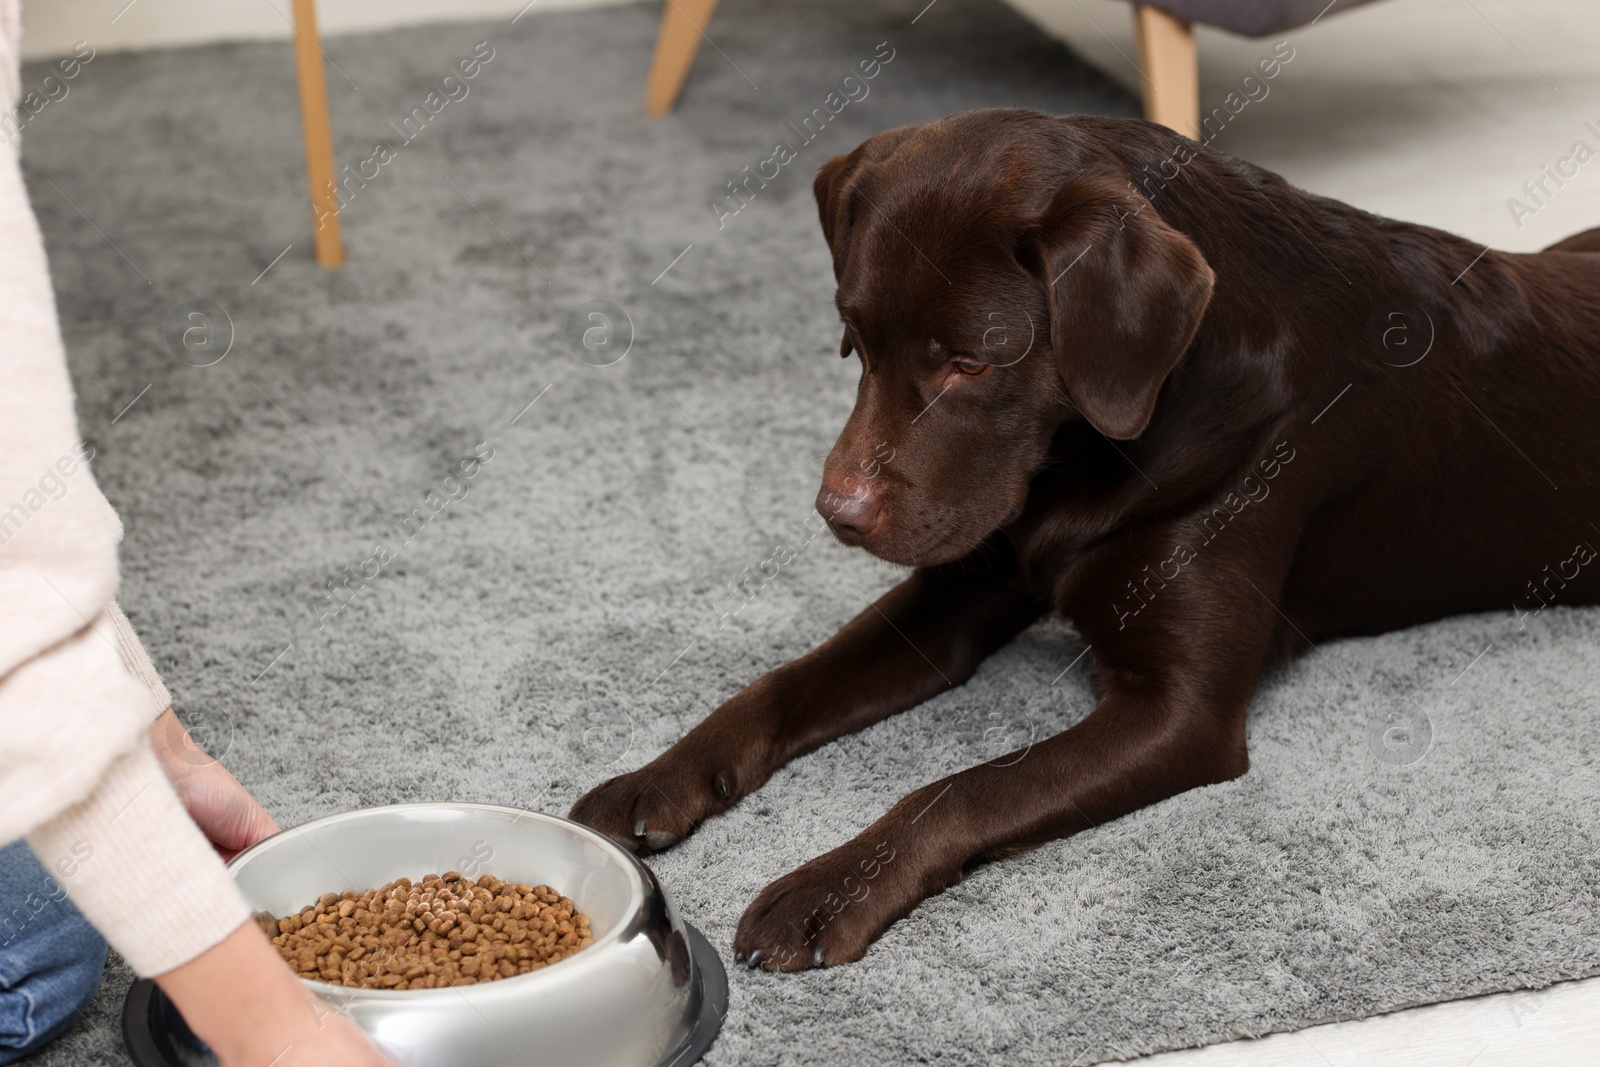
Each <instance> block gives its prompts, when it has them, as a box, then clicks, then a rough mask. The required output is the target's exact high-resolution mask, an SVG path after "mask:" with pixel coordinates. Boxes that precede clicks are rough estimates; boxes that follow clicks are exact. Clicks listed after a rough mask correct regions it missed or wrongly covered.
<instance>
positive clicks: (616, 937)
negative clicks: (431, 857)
mask: <svg viewBox="0 0 1600 1067" xmlns="http://www.w3.org/2000/svg"><path fill="white" fill-rule="evenodd" d="M422 809H426V810H432V811H438V810H440V809H446V810H451V811H464V812H496V813H499V814H503V815H509V816H512V819H511V821H512V822H513V823H515V822H519V821H521V820H522V819H525V818H526V819H531V820H534V821H539V822H545V823H550V824H553V825H555V826H557V827H559V828H560V829H562V830H563V831H565V832H567V833H571V834H574V835H575V836H578V837H582V838H585V839H587V840H588V841H590V842H591V843H593V844H596V845H599V846H600V847H601V848H602V849H603V850H604V851H606V852H608V853H610V854H611V856H612V857H613V858H614V859H615V860H617V861H618V865H619V866H620V867H621V868H622V869H623V870H624V871H626V872H628V875H629V879H628V883H629V894H628V903H627V906H626V907H625V908H624V909H623V916H622V918H621V919H620V920H618V922H617V924H616V925H615V926H613V927H612V928H611V929H610V930H608V931H607V932H606V933H605V935H604V936H603V937H601V938H599V939H598V940H596V941H594V942H593V943H591V944H590V945H589V947H588V948H586V949H583V950H581V951H579V952H576V953H574V954H573V955H571V956H568V957H566V958H565V959H560V960H557V961H556V962H555V963H551V964H546V965H545V966H543V967H540V968H539V969H538V970H534V971H529V972H528V973H527V974H517V975H512V976H511V977H510V978H498V979H495V980H494V981H492V982H479V983H476V984H474V985H468V986H439V987H435V988H433V989H369V988H367V987H365V986H347V985H337V984H335V983H333V982H324V981H321V980H320V979H316V978H300V977H299V976H298V975H297V976H296V977H297V978H299V980H300V981H301V982H302V983H303V984H304V985H305V986H306V987H307V988H309V989H310V990H312V991H313V992H315V993H317V994H318V995H319V996H321V997H323V998H324V999H333V1000H339V1001H345V1002H347V1003H348V1002H352V1001H356V1000H365V999H367V998H369V997H371V998H376V999H380V1000H388V999H390V998H396V999H400V998H405V999H408V1000H410V1001H412V1002H416V1001H421V1000H426V999H429V998H432V999H439V1000H442V999H444V998H446V997H468V998H469V999H490V998H494V999H498V998H500V997H503V996H509V995H520V994H521V993H522V992H523V991H524V990H531V989H532V988H533V987H534V986H535V985H536V984H537V983H544V984H552V983H554V982H562V983H567V982H571V981H574V980H576V979H577V978H578V977H579V975H580V973H581V971H582V970H591V969H593V967H595V966H601V965H602V964H598V963H596V962H595V961H596V960H599V959H601V957H603V956H604V953H602V952H600V951H598V950H600V949H602V948H606V947H608V946H610V945H613V944H616V943H619V942H620V941H621V940H622V938H623V934H624V931H631V930H633V929H634V928H635V927H637V926H638V925H639V921H640V918H641V916H642V915H643V914H644V912H645V907H646V899H647V897H648V896H649V894H650V893H651V892H652V887H655V886H656V883H655V879H654V877H653V876H652V875H651V874H650V872H649V870H648V869H647V868H646V867H645V866H644V865H643V864H642V863H640V862H639V860H638V858H637V857H636V856H634V855H633V854H631V853H629V852H628V851H627V850H626V849H624V848H623V847H622V846H621V845H618V844H617V843H616V842H615V841H613V840H611V839H610V838H609V837H607V836H605V835H604V834H602V833H600V832H599V831H598V830H594V829H591V828H590V827H587V826H584V825H583V824H582V823H578V822H574V821H573V820H571V819H566V818H563V817H561V816H559V815H549V814H546V813H544V812H539V811H528V810H526V809H523V808H513V807H508V806H506V805H503V804H477V803H472V802H470V801H456V800H440V801H427V800H424V801H409V802H406V803H403V804H380V805H376V806H374V807H370V808H353V809H351V810H349V811H340V812H334V813H332V814H330V815H323V816H319V817H318V818H315V819H309V820H307V821H306V822H303V823H299V824H297V825H295V826H290V827H286V828H284V829H282V830H279V831H278V832H277V833H275V834H272V835H270V836H268V837H264V838H262V839H261V840H260V841H257V842H256V843H255V844H253V845H251V846H250V847H249V848H247V849H245V850H244V851H242V852H240V853H239V854H238V855H236V856H234V857H233V859H231V860H229V861H228V864H227V870H228V874H229V876H230V877H232V876H234V874H235V869H236V868H237V867H238V866H240V865H241V864H242V863H243V862H244V861H245V860H246V859H247V858H248V857H249V856H250V855H251V854H252V853H255V852H259V851H266V850H267V849H266V847H265V846H267V845H269V844H270V843H271V842H273V841H276V840H278V839H279V838H284V837H288V836H289V835H291V834H303V833H305V832H306V831H308V830H312V829H315V828H316V827H318V826H323V825H326V824H329V823H335V822H344V821H347V820H349V819H351V818H352V817H355V816H363V815H365V816H373V815H380V814H388V813H391V812H404V811H416V810H422ZM312 847H313V848H315V847H316V846H315V845H313V846H312ZM330 864H331V861H330ZM335 870H337V868H335ZM439 873H441V874H442V873H443V872H439ZM373 888H376V887H373ZM653 891H655V892H659V888H655V889H654V890H653ZM313 903H314V902H313ZM252 914H258V913H255V912H252ZM252 921H253V920H252ZM566 963H571V964H574V966H573V967H570V968H567V969H566V970H565V971H562V972H561V973H559V974H556V976H555V977H554V978H551V977H550V975H551V972H553V971H555V969H556V968H557V967H559V966H561V965H562V964H566ZM508 986H510V987H513V988H512V989H510V990H509V992H508V991H507V989H506V987H508Z"/></svg>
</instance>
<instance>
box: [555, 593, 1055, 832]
mask: <svg viewBox="0 0 1600 1067" xmlns="http://www.w3.org/2000/svg"><path fill="white" fill-rule="evenodd" d="M1042 611H1043V606H1042V605H1041V604H1040V603H1039V602H1038V601H1037V600H1035V599H1034V598H1033V597H1032V596H1030V595H1029V594H1027V593H1024V592H1022V591H1021V590H1019V589H1017V588H1014V587H1013V586H1012V585H1010V584H1008V583H1007V582H1006V581H1005V580H1003V577H1002V576H1000V575H997V574H995V573H994V572H993V571H992V570H989V569H985V568H983V567H980V566H977V565H974V564H966V565H965V566H963V565H962V564H953V565H950V566H947V567H939V568H928V569H924V570H918V571H915V572H913V573H912V575H911V577H909V578H907V579H906V580H905V581H903V582H901V583H900V584H899V585H897V586H895V587H894V588H893V589H891V590H890V591H889V592H888V593H885V594H884V595H883V597H882V598H880V599H879V600H878V601H877V602H876V603H875V604H873V605H871V606H870V607H868V608H867V609H866V610H865V611H863V612H862V613H861V614H860V615H857V616H856V617H855V618H854V619H853V620H851V621H850V622H849V623H848V624H846V625H845V627H844V629H842V630H840V631H839V632H838V633H837V634H835V635H834V636H833V637H831V638H829V639H828V640H827V641H826V642H824V643H823V644H822V645H820V646H818V647H817V648H816V649H815V650H813V651H812V652H810V653H808V654H806V655H805V656H802V657H801V658H799V659H797V660H794V661H793V662H791V663H788V664H785V665H784V666H782V667H779V668H777V669H776V670H773V671H770V672H769V673H767V674H765V675H763V676H762V677H761V678H759V679H757V680H756V681H755V682H754V683H752V684H751V685H749V686H747V687H746V688H745V689H743V690H741V691H740V692H738V693H736V694H735V695H734V696H733V697H732V698H730V699H729V700H728V701H727V702H726V703H724V704H723V705H722V706H721V707H719V708H717V710H716V711H714V712H712V713H711V715H710V716H708V717H707V718H706V720H705V721H704V722H702V723H701V724H700V725H699V726H696V727H695V728H694V729H693V730H691V731H690V732H689V733H688V734H687V735H685V736H684V737H683V739H682V740H680V741H679V742H678V743H677V744H675V745H673V746H672V747H671V748H669V749H667V751H665V752H663V753H662V754H661V755H660V756H658V757H657V758H656V759H655V760H653V761H652V762H650V763H649V764H647V765H646V766H644V767H641V768H640V769H639V770H637V771H633V772H631V773H629V774H624V775H621V776H619V777H616V778H612V779H611V780H609V781H607V782H603V783H601V784H600V785H599V786H597V787H596V788H594V789H592V790H590V791H589V792H588V793H587V794H585V795H584V796H583V797H582V798H581V799H579V801H578V802H577V803H576V804H575V805H573V808H572V818H574V819H576V820H578V821H579V822H582V823H586V824H588V825H589V826H593V827H594V828H596V829H597V830H600V831H602V832H604V833H605V834H607V835H609V836H610V837H612V838H613V839H615V840H617V841H618V842H620V843H622V844H623V845H624V846H626V847H628V848H630V849H633V850H636V851H650V850H656V849H662V848H666V847H667V846H669V845H671V844H673V843H675V842H677V841H678V840H679V839H680V838H682V837H683V836H684V835H685V834H687V833H688V832H689V831H690V830H691V829H693V828H694V827H695V825H697V824H698V823H699V822H700V821H701V820H702V819H704V818H706V817H707V816H710V815H716V814H719V813H721V812H723V811H726V810H727V809H728V808H729V807H731V806H732V805H733V804H734V803H735V802H736V801H737V800H739V798H741V797H743V796H745V795H747V794H749V793H750V792H751V791H753V790H755V789H757V788H758V787H760V785H761V784H762V783H763V782H765V781H766V780H767V779H768V778H769V777H771V775H772V772H773V771H775V770H777V769H778V768H779V767H781V766H783V765H784V764H785V763H787V762H789V761H790V760H792V759H794V758H796V757H797V756H801V755H803V754H805V753H807V752H810V751H812V750H813V749H816V748H820V747H821V746H822V745H824V744H826V743H828V742H829V741H832V740H833V739H834V738H837V737H842V736H844V735H845V734H848V733H853V732H855V731H857V730H861V729H864V728H865V727H867V726H870V725H871V724H873V723H875V722H878V721H879V720H881V719H884V718H887V717H888V716H890V715H893V714H895V713H896V712H899V711H904V710H905V709H906V708H910V707H913V706H915V705H917V704H920V703H921V702H922V701H924V700H926V699H928V698H929V697H931V696H933V695H934V694H936V693H939V692H942V691H943V690H945V689H947V688H949V687H950V686H953V685H959V684H961V683H962V682H964V681H966V680H967V679H968V678H970V677H971V676H972V673H973V671H975V670H977V668H978V664H979V663H981V662H982V661H983V660H984V658H985V657H987V656H989V655H990V654H991V653H993V652H994V651H995V650H996V649H998V648H1000V647H1001V646H1002V645H1004V644H1005V643H1006V642H1007V641H1009V640H1011V638H1013V637H1015V636H1016V635H1017V634H1018V633H1019V632H1021V631H1022V630H1023V629H1024V628H1026V627H1027V626H1028V625H1029V624H1030V623H1032V622H1033V621H1034V620H1035V619H1037V618H1038V617H1039V615H1040V614H1041V612H1042Z"/></svg>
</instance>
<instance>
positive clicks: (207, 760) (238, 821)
mask: <svg viewBox="0 0 1600 1067" xmlns="http://www.w3.org/2000/svg"><path fill="white" fill-rule="evenodd" d="M150 741H151V743H152V744H153V745H154V746H155V750H156V758H157V759H159V760H160V761H161V768H162V770H164V771H166V772H167V778H168V780H169V781H171V782H172V788H173V789H174V791H176V792H177V794H178V799H179V800H181V801H183V806H184V809H185V810H187V811H188V813H189V818H191V819H193V820H194V822H195V825H196V826H198V827H200V830H201V832H202V833H204V834H205V835H206V837H207V839H209V840H210V842H211V844H212V845H213V846H214V847H215V848H216V850H217V852H218V853H220V854H221V856H222V858H223V860H224V861H227V860H231V859H233V857H234V856H236V855H238V854H239V853H240V852H243V851H244V850H245V849H247V848H249V847H250V846H251V845H253V844H255V843H256V842H257V841H260V840H261V839H262V838H263V837H269V836H271V835H272V834H275V833H277V832H278V824H277V823H276V822H273V820H272V816H270V815H268V814H267V811H266V809H265V808H263V807H262V806H261V805H260V804H258V803H257V802H256V798H255V797H253V796H251V795H250V793H249V791H248V790H246V789H245V787H244V786H242V785H240V784H239V779H237V778H235V777H234V776H233V775H232V774H230V773H229V772H228V769H227V768H226V767H224V766H223V765H222V764H220V763H218V762H217V761H216V760H214V759H212V758H211V757H210V756H208V755H206V753H205V752H204V751H203V750H202V749H201V748H200V746H198V745H196V744H195V743H194V739H193V738H191V737H190V736H189V731H188V730H186V729H185V728H184V725H183V723H181V722H179V721H178V716H177V715H175V714H174V713H173V711H172V709H171V708H168V709H167V710H166V711H163V712H162V713H161V717H160V718H158V719H156V721H155V722H153V723H151V724H150ZM288 1062H290V1061H285V1063H284V1064H283V1065H282V1067H287V1064H288Z"/></svg>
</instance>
